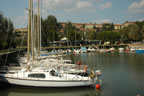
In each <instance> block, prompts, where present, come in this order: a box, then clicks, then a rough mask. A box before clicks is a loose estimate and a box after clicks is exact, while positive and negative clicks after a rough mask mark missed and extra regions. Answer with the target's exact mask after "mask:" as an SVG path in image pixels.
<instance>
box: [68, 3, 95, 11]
mask: <svg viewBox="0 0 144 96" xmlns="http://www.w3.org/2000/svg"><path fill="white" fill-rule="evenodd" d="M93 9H95V7H94V6H93V4H92V3H91V2H88V1H79V2H77V4H76V6H75V7H74V8H70V9H66V11H67V12H72V11H76V12H77V11H87V10H91V11H92V10H93Z"/></svg>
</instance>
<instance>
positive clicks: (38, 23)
mask: <svg viewBox="0 0 144 96" xmlns="http://www.w3.org/2000/svg"><path fill="white" fill-rule="evenodd" d="M39 5H40V0H38V17H37V18H38V19H37V21H38V22H37V25H38V35H37V36H38V56H40V6H39Z"/></svg>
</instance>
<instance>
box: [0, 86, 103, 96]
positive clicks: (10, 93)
mask: <svg viewBox="0 0 144 96" xmlns="http://www.w3.org/2000/svg"><path fill="white" fill-rule="evenodd" d="M0 94H1V95H0V96H101V90H96V89H95V88H91V87H87V88H85V87H78V88H24V87H10V88H7V89H3V90H0Z"/></svg>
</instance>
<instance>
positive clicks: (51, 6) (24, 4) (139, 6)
mask: <svg viewBox="0 0 144 96" xmlns="http://www.w3.org/2000/svg"><path fill="white" fill-rule="evenodd" d="M0 1H1V2H0V11H1V12H2V13H3V15H4V16H5V17H7V18H9V19H11V20H12V21H13V23H14V27H15V28H25V27H26V26H27V24H28V10H27V9H26V8H28V0H0ZM33 1H34V12H36V7H37V6H36V5H37V0H33ZM41 15H42V18H46V17H47V16H48V15H54V16H56V18H57V20H58V22H67V21H71V22H73V23H96V24H100V23H112V22H113V23H114V24H123V23H124V22H125V21H142V20H144V0H41Z"/></svg>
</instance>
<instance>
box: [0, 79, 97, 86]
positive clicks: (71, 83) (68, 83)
mask: <svg viewBox="0 0 144 96" xmlns="http://www.w3.org/2000/svg"><path fill="white" fill-rule="evenodd" d="M0 81H1V82H3V83H8V84H10V85H17V86H27V87H81V86H93V85H94V84H95V83H94V82H92V81H91V80H61V81H59V80H30V79H18V78H9V77H0Z"/></svg>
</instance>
